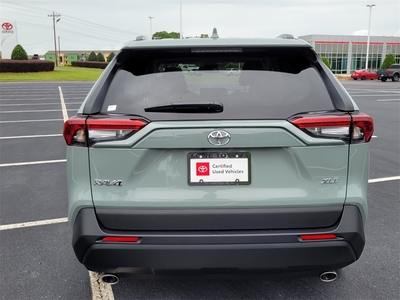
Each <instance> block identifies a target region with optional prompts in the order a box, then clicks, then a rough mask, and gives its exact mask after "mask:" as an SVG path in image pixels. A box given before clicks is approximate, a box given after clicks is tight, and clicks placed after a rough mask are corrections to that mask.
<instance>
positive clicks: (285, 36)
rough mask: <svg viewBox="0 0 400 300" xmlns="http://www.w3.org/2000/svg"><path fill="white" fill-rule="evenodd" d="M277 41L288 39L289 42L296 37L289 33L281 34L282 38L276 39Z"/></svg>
mask: <svg viewBox="0 0 400 300" xmlns="http://www.w3.org/2000/svg"><path fill="white" fill-rule="evenodd" d="M276 38H277V39H287V40H294V36H293V35H291V34H288V33H284V34H281V35H280V36H277V37H276Z"/></svg>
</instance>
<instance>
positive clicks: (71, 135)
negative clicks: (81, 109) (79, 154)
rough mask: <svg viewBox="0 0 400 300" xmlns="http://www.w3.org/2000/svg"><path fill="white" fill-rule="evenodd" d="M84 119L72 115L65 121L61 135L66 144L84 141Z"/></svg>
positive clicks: (83, 142) (82, 142)
mask: <svg viewBox="0 0 400 300" xmlns="http://www.w3.org/2000/svg"><path fill="white" fill-rule="evenodd" d="M85 121H86V120H85V119H82V118H78V117H72V118H70V119H68V120H67V121H65V123H64V129H63V135H64V139H65V142H66V143H67V145H68V146H71V145H74V144H82V145H84V144H85V143H86V137H85Z"/></svg>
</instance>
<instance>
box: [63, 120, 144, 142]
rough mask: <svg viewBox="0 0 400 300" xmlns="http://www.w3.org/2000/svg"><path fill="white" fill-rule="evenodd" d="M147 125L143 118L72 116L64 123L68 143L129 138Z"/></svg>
mask: <svg viewBox="0 0 400 300" xmlns="http://www.w3.org/2000/svg"><path fill="white" fill-rule="evenodd" d="M146 125H147V122H145V121H143V120H130V119H87V120H86V119H83V118H71V119H69V120H67V121H66V122H65V123H64V131H63V133H64V138H65V141H66V143H67V145H69V146H72V145H86V144H87V143H88V142H89V144H93V143H96V142H100V141H113V140H121V139H124V138H127V137H129V136H131V135H132V134H134V133H135V132H137V131H138V130H140V129H142V128H143V127H144V126H146Z"/></svg>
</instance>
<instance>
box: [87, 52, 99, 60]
mask: <svg viewBox="0 0 400 300" xmlns="http://www.w3.org/2000/svg"><path fill="white" fill-rule="evenodd" d="M88 61H99V60H98V59H97V55H96V53H94V52H93V51H92V52H90V54H89V57H88Z"/></svg>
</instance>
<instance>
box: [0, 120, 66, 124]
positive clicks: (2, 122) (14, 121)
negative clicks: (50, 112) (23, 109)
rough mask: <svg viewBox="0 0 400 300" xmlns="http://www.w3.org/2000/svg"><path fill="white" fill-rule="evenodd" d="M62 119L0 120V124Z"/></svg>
mask: <svg viewBox="0 0 400 300" xmlns="http://www.w3.org/2000/svg"><path fill="white" fill-rule="evenodd" d="M62 120H63V119H43V120H13V121H0V124H7V123H30V122H55V121H62Z"/></svg>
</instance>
